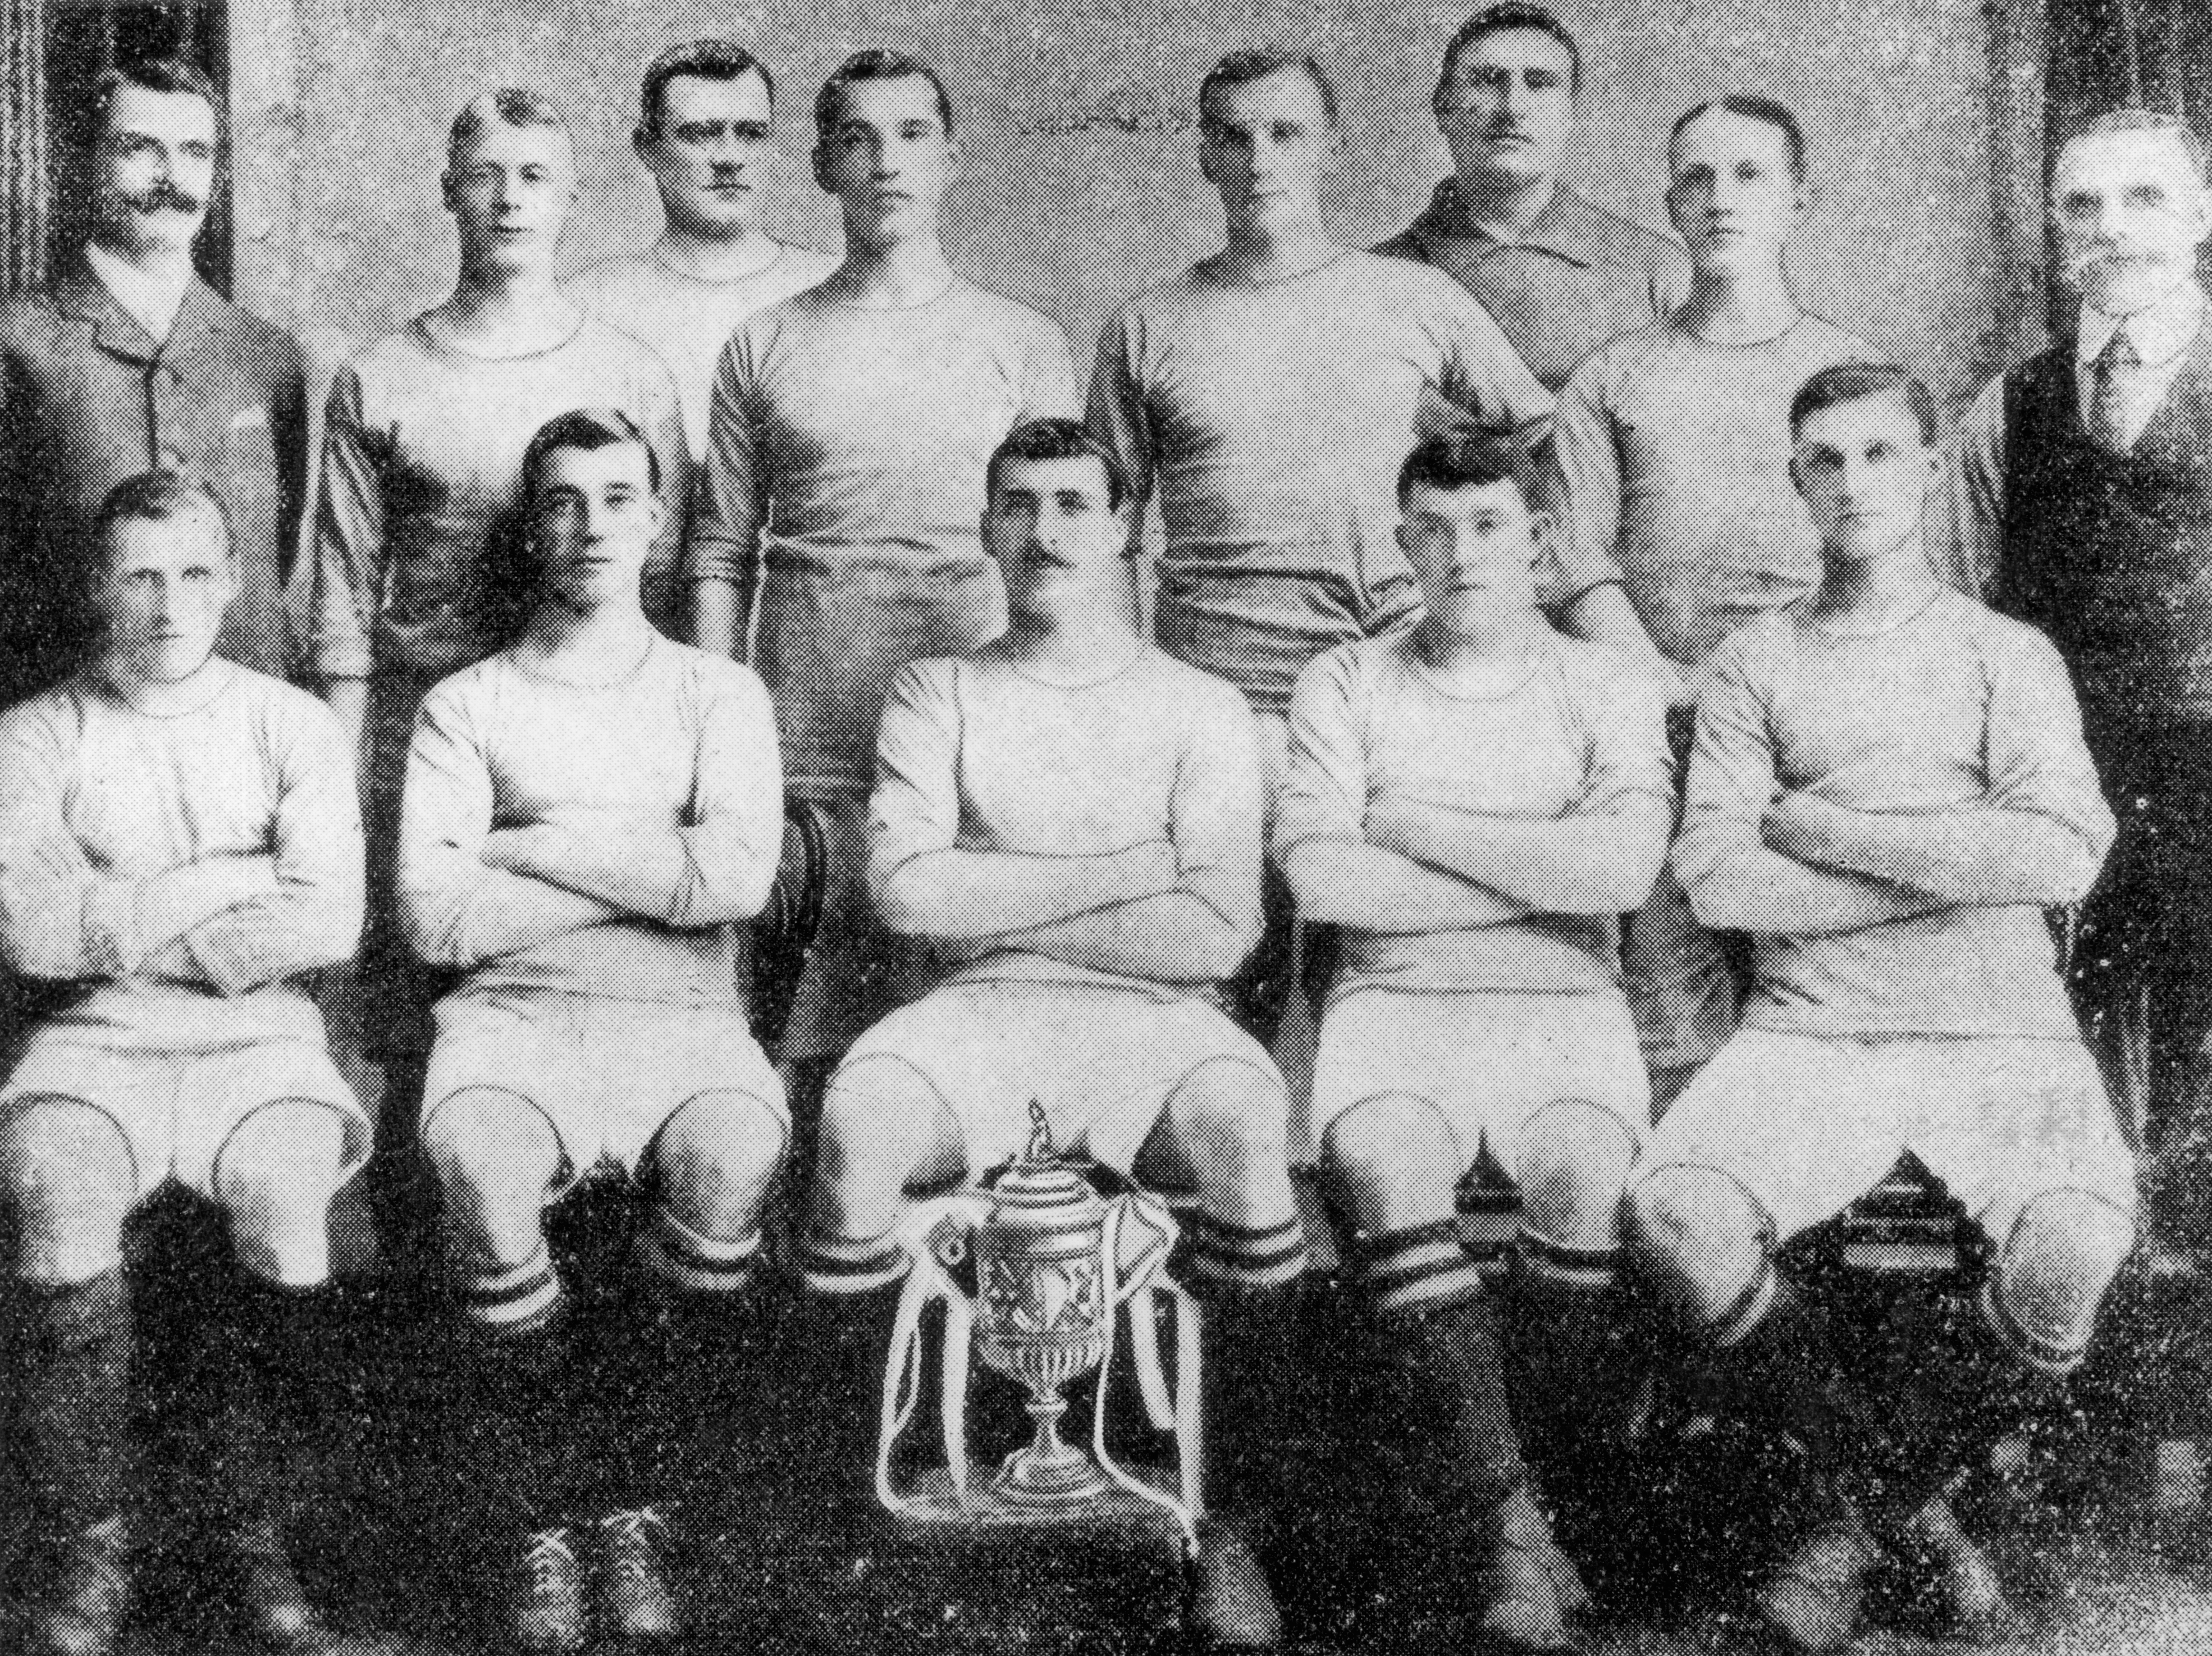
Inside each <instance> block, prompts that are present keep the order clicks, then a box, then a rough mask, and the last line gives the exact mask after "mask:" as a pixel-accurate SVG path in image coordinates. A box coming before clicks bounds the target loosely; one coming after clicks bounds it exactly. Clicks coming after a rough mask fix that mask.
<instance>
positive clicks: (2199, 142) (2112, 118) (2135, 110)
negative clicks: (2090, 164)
mask: <svg viewBox="0 0 2212 1656" xmlns="http://www.w3.org/2000/svg"><path fill="white" fill-rule="evenodd" d="M2118 132H2162V133H2164V134H2165V135H2166V137H2170V138H2172V140H2173V141H2174V143H2177V144H2179V146H2180V147H2181V153H2182V154H2183V155H2186V156H2188V157H2189V165H2190V167H2191V169H2192V170H2193V171H2194V172H2195V173H2196V174H2197V183H2199V184H2200V185H2203V184H2212V162H2208V159H2207V157H2206V155H2205V152H2204V140H2203V139H2202V138H2200V137H2197V131H2196V129H2195V128H2194V127H2192V126H2191V125H2190V124H2189V123H2188V122H2187V121H2185V120H2184V119H2182V118H2181V117H2180V116H2179V115H2169V114H2167V113H2165V112H2164V111H2163V110H2158V109H2142V108H2139V107H2134V106H2130V107H2125V108H2122V109H2109V110H2106V112H2105V113H2103V114H2101V115H2100V116H2098V117H2096V118H2095V119H2093V120H2087V121H2084V122H2082V123H2081V125H2079V126H2077V127H2075V129H2074V130H2073V131H2071V132H2069V133H2068V134H2067V135H2066V143H2063V144H2061V145H2059V149H2060V150H2061V151H2062V152H2063V150H2064V149H2065V148H2066V146H2067V144H2071V143H2075V141H2076V140H2077V139H2081V138H2097V137H2106V136H2108V135H2110V134H2112V133H2118Z"/></svg>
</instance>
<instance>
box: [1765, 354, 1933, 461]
mask: <svg viewBox="0 0 2212 1656" xmlns="http://www.w3.org/2000/svg"><path fill="white" fill-rule="evenodd" d="M1869 397H1895V398H1897V399H1899V401H1901V402H1902V403H1904V405H1905V406H1906V407H1907V408H1909V409H1911V411H1912V417H1913V420H1914V421H1915V422H1916V423H1917V424H1918V425H1919V427H1920V441H1923V442H1924V443H1933V442H1934V441H1936V430H1937V425H1936V399H1935V398H1934V397H1933V396H1931V395H1929V390H1928V387H1926V386H1924V385H1923V384H1922V383H1921V382H1920V381H1919V379H1918V378H1917V376H1915V375H1914V374H1911V372H1909V371H1908V370H1906V369H1905V368H1899V366H1898V365H1897V364H1896V363H1894V362H1838V364H1837V365H1836V366H1835V367H1833V368H1822V369H1821V370H1820V372H1819V373H1818V374H1814V376H1813V377H1812V378H1811V379H1809V380H1808V381H1805V383H1804V384H1803V385H1802V386H1800V387H1797V394H1796V396H1795V397H1793V398H1791V399H1790V436H1791V437H1793V438H1794V437H1796V435H1797V431H1798V428H1799V427H1801V426H1802V425H1803V424H1804V423H1805V422H1806V421H1807V420H1808V419H1809V418H1810V417H1812V416H1814V414H1817V413H1819V412H1820V411H1821V410H1822V409H1824V408H1838V407H1840V406H1841V405H1844V404H1845V403H1861V402H1864V401H1865V400H1866V399H1868V398H1869Z"/></svg>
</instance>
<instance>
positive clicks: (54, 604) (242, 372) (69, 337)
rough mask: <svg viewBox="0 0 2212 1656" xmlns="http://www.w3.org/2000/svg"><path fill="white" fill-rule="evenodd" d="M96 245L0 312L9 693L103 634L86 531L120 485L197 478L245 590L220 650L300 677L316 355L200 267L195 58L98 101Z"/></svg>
mask: <svg viewBox="0 0 2212 1656" xmlns="http://www.w3.org/2000/svg"><path fill="white" fill-rule="evenodd" d="M84 127H85V143H84V145H83V152H84V156H85V161H84V165H85V167H86V174H85V176H84V177H83V179H82V181H81V183H80V186H79V189H80V191H81V192H82V196H83V197H84V198H86V199H87V201H88V204H89V207H90V211H91V223H90V226H89V228H88V234H87V236H86V239H85V240H84V241H83V243H82V245H81V246H80V247H78V248H77V250H76V253H74V254H73V255H72V256H71V257H70V259H69V260H68V261H67V263H66V264H65V265H64V267H63V269H62V271H60V272H59V273H58V275H57V276H56V277H55V278H54V280H53V281H52V283H51V284H50V285H49V286H48V287H47V288H46V289H45V290H44V291H42V292H40V293H36V294H32V295H27V296H25V297H21V298H18V299H12V300H9V301H6V302H5V303H4V304H0V702H13V701H15V700H17V699H19V698H21V697H24V696H27V695H29V694H31V693H32V692H33V691H37V690H40V689H41V688H43V687H45V686H46V685H49V684H51V683H52V682H54V681H55V680H56V679H58V678H60V677H61V676H63V675H64V674H65V673H68V672H69V671H70V668H72V667H74V666H75V665H76V660H77V657H78V655H79V654H80V653H81V652H82V648H83V647H84V645H85V642H86V641H87V639H88V636H90V631H89V627H90V623H89V617H88V614H87V613H86V612H85V610H84V607H83V605H82V595H83V594H84V591H85V579H84V577H85V573H86V570H87V568H88V565H89V563H91V562H92V560H93V558H94V551H95V549H94V547H93V545H91V540H90V536H89V533H88V532H89V529H90V527H91V524H92V521H93V517H94V513H95V512H96V510H97V509H98V508H99V505H100V501H101V500H102V499H103V498H104V497H105V496H106V494H107V491H108V490H110V489H112V487H114V485H115V484H118V483H119V482H121V481H122V480H123V479H124V478H126V477H130V476H131V475H133V474H135V473H137V472H144V471H146V470H148V469H149V467H155V466H163V467H168V468H172V469H184V470H188V471H190V472H191V473H192V474H193V475H195V476H196V477H198V478H202V479H204V481H205V482H206V484H208V486H209V487H210V489H211V490H214V492H215V494H216V498H218V499H219V500H221V501H222V505H223V509H224V512H225V513H226V514H227V515H228V518H229V520H230V522H231V526H232V529H233V533H234V539H235V545H236V557H237V559H238V566H239V594H238V599H237V601H236V602H235V603H234V605H233V606H231V611H230V616H229V619H228V621H227V622H226V623H225V624H224V628H223V631H222V640H221V642H220V645H219V648H220V649H221V651H222V654H224V655H226V656H228V657H229V658H230V659H232V660H234V661H239V662H241V663H243V664H244V665H246V666H248V667H253V668H255V669H256V670H257V671H259V672H263V673H274V674H276V675H277V676H279V677H290V676H293V675H294V673H295V668H296V666H297V662H296V661H295V651H294V648H293V641H292V638H291V636H290V632H289V628H288V626H287V624H286V618H285V610H284V601H283V598H284V587H285V582H286V581H287V579H288V577H289V575H290V573H291V569H292V565H293V557H294V552H295V546H296V542H297V538H298V534H299V530H300V514H301V510H302V509H303V502H305V500H306V497H307V489H306V479H307V409H306V402H307V386H306V380H305V376H304V374H303V372H302V368H301V355H300V348H299V345H298V344H297V342H296V341H295V340H294V338H292V336H291V335H290V334H289V333H287V332H284V331H283V329H281V328H279V327H277V326H275V325H273V324H271V323H269V322H264V321H263V320H261V319H260V318H259V317H257V316H253V315H251V314H248V313H246V312H245V311H243V310H240V308H238V307H236V306H235V305H233V304H231V303H230V302H229V301H227V300H225V299H223V298H222V297H221V296H220V295H217V294H216V293H215V292H214V291H213V290H212V289H210V288H209V287H208V286H207V284H206V283H204V282H203V281H201V280H200V278H199V277H197V275H196V274H195V273H194V271H193V269H192V244H193V241H194V240H195V239H196V238H197V236H198V234H199V233H200V229H201V228H202V226H204V224H205V223H206V222H207V215H208V208H209V205H210V202H211V200H212V198H213V192H214V191H215V188H216V180H217V179H218V178H219V176H220V173H221V155H222V106H221V101H220V100H219V99H218V97H217V95H216V89H215V87H214V85H213V83H212V82H210V81H209V79H208V77H207V76H205V75H204V74H203V73H202V72H201V71H200V70H198V69H197V68H196V67H195V66H193V65H191V64H185V63H181V62H177V61H173V60H171V59H167V58H163V59H157V60H155V61H152V62H149V63H142V64H125V65H123V66H120V67H118V68H116V69H112V70H109V71H107V72H106V74H105V75H103V76H100V79H99V81H98V82H96V83H95V84H94V88H93V91H92V95H91V99H90V100H89V102H88V106H87V107H86V110H85V112H84Z"/></svg>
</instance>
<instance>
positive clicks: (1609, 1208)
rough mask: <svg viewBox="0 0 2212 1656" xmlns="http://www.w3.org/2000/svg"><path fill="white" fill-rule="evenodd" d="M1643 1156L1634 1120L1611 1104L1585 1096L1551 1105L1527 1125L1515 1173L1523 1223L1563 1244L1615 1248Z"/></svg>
mask: <svg viewBox="0 0 2212 1656" xmlns="http://www.w3.org/2000/svg"><path fill="white" fill-rule="evenodd" d="M1636 1153H1637V1144H1636V1136H1635V1135H1634V1134H1633V1133H1632V1131H1631V1130H1630V1129H1629V1126H1628V1123H1626V1122H1625V1121H1623V1120H1622V1119H1621V1118H1620V1117H1619V1116H1618V1115H1616V1114H1614V1113H1613V1111H1610V1110H1607V1109H1606V1108H1605V1107H1604V1106H1602V1105H1597V1104H1593V1103H1591V1102H1589V1100H1588V1099H1561V1100H1559V1101H1558V1102H1556V1103H1553V1104H1547V1105H1545V1106H1544V1107H1543V1108H1541V1110H1538V1111H1536V1112H1535V1113H1534V1114H1533V1115H1532V1116H1530V1117H1528V1121H1527V1123H1525V1124H1523V1126H1522V1129H1521V1135H1520V1145H1519V1150H1518V1154H1516V1157H1515V1166H1514V1168H1513V1170H1512V1171H1513V1178H1514V1182H1515V1183H1516V1184H1518V1185H1519V1186H1520V1188H1521V1211H1522V1225H1523V1226H1524V1227H1525V1228H1526V1229H1528V1231H1530V1232H1532V1233H1534V1234H1535V1235H1536V1236H1537V1237H1539V1238H1541V1239H1543V1240H1545V1241H1547V1242H1552V1243H1555V1244H1557V1245H1560V1246H1562V1247H1571V1248H1577V1249H1586V1250H1587V1249H1602V1248H1609V1247H1611V1246H1613V1244H1614V1242H1615V1240H1616V1239H1617V1238H1618V1234H1619V1219H1620V1200H1621V1194H1622V1192H1623V1191H1624V1190H1626V1187H1627V1184H1628V1177H1629V1174H1630V1172H1631V1171H1632V1169H1633V1168H1634V1167H1635V1165H1636Z"/></svg>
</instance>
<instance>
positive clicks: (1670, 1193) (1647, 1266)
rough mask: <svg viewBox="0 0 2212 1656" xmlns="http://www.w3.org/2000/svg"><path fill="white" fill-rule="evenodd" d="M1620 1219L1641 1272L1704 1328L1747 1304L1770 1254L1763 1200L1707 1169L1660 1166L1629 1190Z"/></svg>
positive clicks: (1626, 1240) (1764, 1269)
mask: <svg viewBox="0 0 2212 1656" xmlns="http://www.w3.org/2000/svg"><path fill="white" fill-rule="evenodd" d="M1620 1218H1621V1229H1622V1233H1623V1240H1624V1241H1625V1242H1626V1245H1627V1246H1628V1249H1629V1251H1630V1253H1631V1254H1632V1256H1633V1257H1634V1259H1635V1261H1636V1263H1637V1265H1638V1269H1639V1272H1640V1273H1641V1274H1642V1275H1644V1278H1645V1279H1646V1280H1647V1281H1648V1282H1650V1283H1651V1285H1652V1286H1653V1287H1654V1288H1656V1290H1657V1291H1658V1292H1659V1293H1660V1294H1661V1295H1662V1297H1664V1298H1666V1299H1667V1300H1670V1301H1671V1302H1673V1303H1674V1305H1675V1306H1676V1308H1677V1309H1678V1310H1679V1311H1680V1312H1681V1313H1682V1314H1683V1315H1684V1316H1686V1318H1688V1319H1689V1320H1690V1321H1691V1322H1692V1324H1696V1325H1697V1326H1699V1327H1711V1325H1713V1324H1717V1323H1718V1322H1720V1321H1721V1320H1722V1319H1723V1318H1725V1317H1726V1316H1727V1315H1728V1313H1729V1312H1730V1311H1731V1310H1732V1309H1734V1308H1735V1307H1738V1306H1741V1305H1742V1303H1743V1302H1744V1300H1745V1299H1746V1297H1747V1295H1749V1294H1751V1293H1752V1292H1753V1290H1755V1289H1756V1288H1758V1286H1759V1281H1760V1279H1761V1277H1762V1276H1763V1275H1765V1271H1766V1269H1767V1268H1768V1263H1769V1261H1770V1259H1771V1254H1772V1227H1771V1226H1769V1225H1768V1223H1767V1222H1766V1219H1765V1215H1763V1214H1761V1213H1760V1211H1759V1208H1758V1205H1757V1204H1756V1203H1755V1202H1753V1201H1752V1199H1751V1196H1749V1194H1748V1193H1747V1192H1746V1191H1745V1190H1744V1189H1743V1187H1742V1186H1741V1185H1740V1184H1737V1183H1736V1182H1735V1180H1734V1179H1732V1178H1729V1177H1728V1176H1727V1175H1726V1174H1724V1173H1719V1172H1713V1171H1712V1170H1711V1169H1709V1168H1704V1167H1685V1166H1662V1167H1655V1168H1654V1169H1652V1170H1651V1171H1650V1172H1648V1173H1646V1174H1644V1176H1643V1177H1642V1178H1638V1180H1636V1181H1635V1183H1633V1184H1631V1185H1630V1186H1629V1187H1628V1192H1627V1194H1626V1196H1625V1197H1623V1199H1622V1202H1621V1206H1620Z"/></svg>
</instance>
